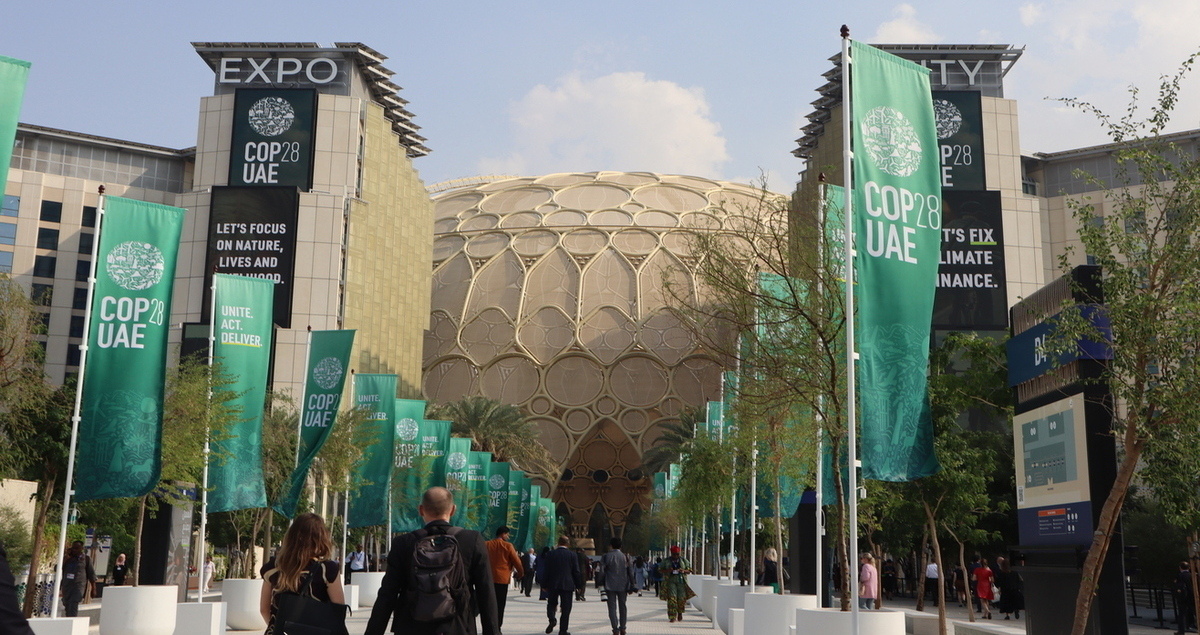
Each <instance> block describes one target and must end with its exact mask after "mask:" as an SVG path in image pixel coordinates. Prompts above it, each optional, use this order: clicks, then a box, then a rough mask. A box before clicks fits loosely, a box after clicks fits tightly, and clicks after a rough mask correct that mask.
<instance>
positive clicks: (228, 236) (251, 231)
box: [204, 187, 300, 328]
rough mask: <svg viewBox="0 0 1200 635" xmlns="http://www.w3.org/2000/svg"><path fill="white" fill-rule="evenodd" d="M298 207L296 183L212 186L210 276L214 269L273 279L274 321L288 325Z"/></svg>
mask: <svg viewBox="0 0 1200 635" xmlns="http://www.w3.org/2000/svg"><path fill="white" fill-rule="evenodd" d="M299 208H300V192H299V191H298V190H296V188H294V187H214V188H213V191H212V204H211V206H210V208H209V215H208V258H207V263H208V266H207V268H206V269H205V275H206V276H207V278H208V280H209V281H210V282H211V280H212V274H213V272H214V271H216V272H218V273H229V274H233V275H239V276H250V277H252V278H266V279H268V280H274V281H275V283H276V284H275V308H274V311H275V323H276V324H278V325H279V326H282V327H284V328H290V327H291V325H292V286H293V279H292V278H293V271H294V269H295V260H296V220H297V216H298V214H299ZM211 287H212V285H211V284H205V286H204V288H205V292H204V293H205V300H204V306H205V311H206V313H205V314H206V315H207V310H208V308H207V307H208V306H209V304H208V303H209V294H210V289H211Z"/></svg>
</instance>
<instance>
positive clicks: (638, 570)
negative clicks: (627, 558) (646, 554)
mask: <svg viewBox="0 0 1200 635" xmlns="http://www.w3.org/2000/svg"><path fill="white" fill-rule="evenodd" d="M633 582H634V586H635V587H637V594H638V597H642V591H645V590H646V561H645V560H644V559H643V558H642V557H641V556H638V557H637V558H635V559H634V561H633Z"/></svg>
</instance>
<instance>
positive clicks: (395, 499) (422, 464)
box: [392, 419, 450, 531]
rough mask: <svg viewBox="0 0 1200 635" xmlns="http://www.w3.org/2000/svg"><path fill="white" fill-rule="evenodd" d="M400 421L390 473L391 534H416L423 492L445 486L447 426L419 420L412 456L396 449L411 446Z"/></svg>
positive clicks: (448, 424) (442, 423)
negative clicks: (393, 463)
mask: <svg viewBox="0 0 1200 635" xmlns="http://www.w3.org/2000/svg"><path fill="white" fill-rule="evenodd" d="M404 426H405V423H404V421H403V420H401V421H400V422H398V423H397V424H396V465H395V471H393V472H392V531H416V530H418V529H420V528H422V527H424V526H425V521H424V520H423V519H422V518H421V516H420V515H419V514H417V505H419V504H420V503H421V497H422V496H423V495H424V494H425V490H427V489H429V488H430V487H433V486H434V485H439V486H445V484H446V449H447V448H448V447H449V446H450V422H449V421H430V420H428V419H426V420H422V421H421V422H420V423H419V424H417V434H416V443H415V445H416V447H415V452H412V453H409V452H408V451H407V449H406V452H405V457H404V458H403V459H402V458H401V454H400V445H401V444H402V443H403V444H405V445H406V446H407V445H408V444H409V443H411V441H409V439H408V435H409V434H411V431H410V430H408V429H407V428H405V427H404Z"/></svg>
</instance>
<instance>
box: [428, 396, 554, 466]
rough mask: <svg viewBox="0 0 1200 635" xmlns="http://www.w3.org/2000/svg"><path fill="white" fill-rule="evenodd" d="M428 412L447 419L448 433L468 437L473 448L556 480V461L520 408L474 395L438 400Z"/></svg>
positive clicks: (535, 427) (495, 458)
mask: <svg viewBox="0 0 1200 635" xmlns="http://www.w3.org/2000/svg"><path fill="white" fill-rule="evenodd" d="M429 414H430V416H431V417H436V418H438V419H444V420H448V421H450V422H451V428H450V432H451V434H453V435H455V436H458V437H466V438H469V439H471V449H472V450H475V451H477V452H491V453H492V458H493V460H494V461H507V462H509V463H511V464H512V466H513V467H514V468H516V469H520V470H522V471H524V472H525V473H526V474H529V475H530V476H531V477H535V476H536V477H538V478H541V479H543V480H545V481H546V482H547V483H550V484H553V483H557V482H558V477H559V468H558V464H557V463H556V462H555V461H554V459H553V457H551V456H550V452H549V451H547V450H546V446H545V445H543V444H542V442H541V435H540V434H539V433H538V429H537V426H536V425H534V424H533V423H532V422H530V421H529V419H528V417H526V416H525V414H524V413H523V412H521V409H520V408H518V407H516V406H513V405H509V404H503V403H500V402H499V401H496V400H495V399H488V398H487V397H479V396H473V397H465V398H463V399H460V400H459V401H451V402H447V403H443V404H437V405H435V406H433V407H432V408H430V410H429Z"/></svg>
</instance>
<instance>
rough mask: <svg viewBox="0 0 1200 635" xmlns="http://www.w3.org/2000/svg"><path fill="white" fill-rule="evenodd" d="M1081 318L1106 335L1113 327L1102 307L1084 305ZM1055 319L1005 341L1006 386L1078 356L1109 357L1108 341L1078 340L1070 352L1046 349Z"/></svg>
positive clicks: (1020, 381)
mask: <svg viewBox="0 0 1200 635" xmlns="http://www.w3.org/2000/svg"><path fill="white" fill-rule="evenodd" d="M1079 310H1080V311H1081V312H1082V313H1083V317H1084V318H1085V319H1086V320H1087V321H1088V322H1091V324H1092V326H1093V327H1095V328H1096V329H1097V330H1098V331H1099V332H1100V333H1102V334H1104V335H1105V337H1106V338H1111V337H1112V328H1111V327H1110V326H1109V323H1108V315H1107V314H1106V313H1105V312H1104V307H1102V306H1099V305H1095V304H1085V305H1083V306H1081V307H1080V308H1079ZM1053 322H1054V319H1053V318H1051V319H1049V320H1047V321H1045V322H1041V323H1039V324H1036V325H1034V326H1032V327H1030V328H1028V329H1026V330H1024V331H1022V332H1020V333H1017V334H1016V335H1014V336H1012V337H1011V338H1010V339H1009V340H1008V342H1007V343H1006V344H1005V348H1006V349H1007V353H1008V385H1009V386H1016V385H1017V384H1022V383H1025V382H1027V381H1029V380H1030V379H1033V378H1034V377H1038V376H1040V375H1043V374H1045V373H1047V372H1049V371H1050V370H1052V369H1054V368H1056V367H1058V366H1062V365H1064V364H1067V363H1070V362H1073V361H1075V360H1077V359H1093V360H1105V359H1112V347H1111V346H1110V345H1109V343H1108V342H1107V341H1102V342H1096V341H1093V340H1087V339H1082V340H1079V343H1078V345H1077V346H1076V347H1075V349H1074V350H1073V351H1066V352H1062V353H1059V354H1057V355H1054V354H1052V352H1051V351H1048V350H1047V349H1046V344H1047V343H1048V342H1049V338H1050V334H1051V332H1052V331H1053V330H1054V326H1053Z"/></svg>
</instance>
